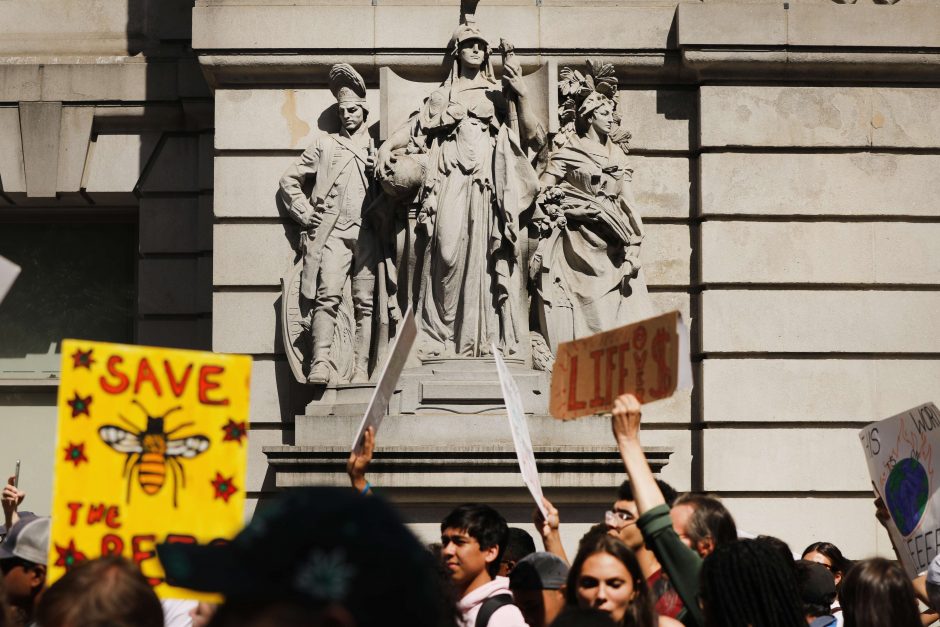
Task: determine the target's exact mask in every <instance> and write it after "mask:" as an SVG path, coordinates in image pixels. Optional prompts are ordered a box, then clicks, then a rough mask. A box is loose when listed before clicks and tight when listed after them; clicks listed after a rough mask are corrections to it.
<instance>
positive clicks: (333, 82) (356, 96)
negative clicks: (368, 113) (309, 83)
mask: <svg viewBox="0 0 940 627" xmlns="http://www.w3.org/2000/svg"><path fill="white" fill-rule="evenodd" d="M329 78H330V91H331V92H333V97H334V98H336V101H337V102H338V103H339V104H345V103H349V102H352V103H355V104H358V105H362V106H363V107H365V104H366V83H365V81H363V80H362V76H360V75H359V72H357V71H356V70H355V69H353V67H352V66H351V65H349V64H348V63H337V64H336V65H334V66H333V67H331V68H330V75H329Z"/></svg>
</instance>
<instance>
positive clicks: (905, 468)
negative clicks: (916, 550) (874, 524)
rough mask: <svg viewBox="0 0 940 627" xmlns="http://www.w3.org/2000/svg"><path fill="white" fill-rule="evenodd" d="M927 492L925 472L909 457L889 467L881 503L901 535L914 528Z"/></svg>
mask: <svg viewBox="0 0 940 627" xmlns="http://www.w3.org/2000/svg"><path fill="white" fill-rule="evenodd" d="M929 492H930V482H929V480H928V479H927V471H926V470H924V467H923V466H921V464H920V462H919V461H917V460H916V459H914V458H913V457H908V458H907V459H902V460H901V461H899V462H898V463H897V464H895V465H894V468H892V469H891V473H890V474H889V475H888V481H887V482H885V503H886V504H887V506H888V511H889V512H891V518H892V519H894V524H896V525H897V526H898V531H900V532H901V535H904V536H906V535H909V534H910V533H911V532H912V531H914V529H916V528H917V525H918V523H920V519H921V516H923V515H924V510H925V509H926V507H927V496H928V494H929Z"/></svg>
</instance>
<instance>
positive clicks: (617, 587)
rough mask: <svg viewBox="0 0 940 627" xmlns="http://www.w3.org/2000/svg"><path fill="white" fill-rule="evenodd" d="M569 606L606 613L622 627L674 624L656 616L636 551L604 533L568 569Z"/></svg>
mask: <svg viewBox="0 0 940 627" xmlns="http://www.w3.org/2000/svg"><path fill="white" fill-rule="evenodd" d="M565 597H566V600H567V602H568V605H572V606H578V607H593V608H595V609H598V610H601V611H603V612H607V613H608V614H610V617H611V618H612V619H613V620H614V622H615V623H616V624H617V625H618V626H620V627H657V625H659V627H673V626H679V625H680V623H679V622H678V621H676V620H674V619H671V618H669V617H657V615H656V611H655V610H654V609H653V597H652V595H651V594H650V590H649V587H648V586H647V585H646V579H645V578H644V577H643V572H642V571H641V570H640V564H639V562H637V560H636V556H635V555H634V554H633V551H631V550H630V548H629V547H628V546H627V545H626V544H624V543H623V542H622V541H621V540H620V539H619V538H615V537H613V536H608V535H605V536H601V537H600V538H597V540H595V541H594V542H592V543H590V544H586V545H585V546H583V547H582V548H581V550H580V551H578V555H577V557H575V559H574V562H573V563H572V564H571V569H570V570H569V571H568V584H567V587H566V588H565Z"/></svg>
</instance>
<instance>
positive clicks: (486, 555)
mask: <svg viewBox="0 0 940 627" xmlns="http://www.w3.org/2000/svg"><path fill="white" fill-rule="evenodd" d="M497 557H499V545H498V544H494V545H493V546H491V547H490V548H488V549H483V559H484V560H485V561H486V563H487V564H492V563H493V562H495V561H496V558H497Z"/></svg>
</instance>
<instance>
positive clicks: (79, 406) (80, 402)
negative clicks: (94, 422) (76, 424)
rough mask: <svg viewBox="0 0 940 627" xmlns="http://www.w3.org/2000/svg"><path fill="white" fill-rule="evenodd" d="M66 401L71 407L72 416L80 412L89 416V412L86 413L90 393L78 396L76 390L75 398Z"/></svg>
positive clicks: (77, 415)
mask: <svg viewBox="0 0 940 627" xmlns="http://www.w3.org/2000/svg"><path fill="white" fill-rule="evenodd" d="M66 402H67V403H68V404H69V407H71V408H72V418H78V417H79V416H81V415H82V414H85V415H86V416H88V417H89V418H91V414H90V413H88V408H89V407H91V395H90V394H89V395H88V396H79V394H78V392H75V398H73V399H72V400H69V401H66Z"/></svg>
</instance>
